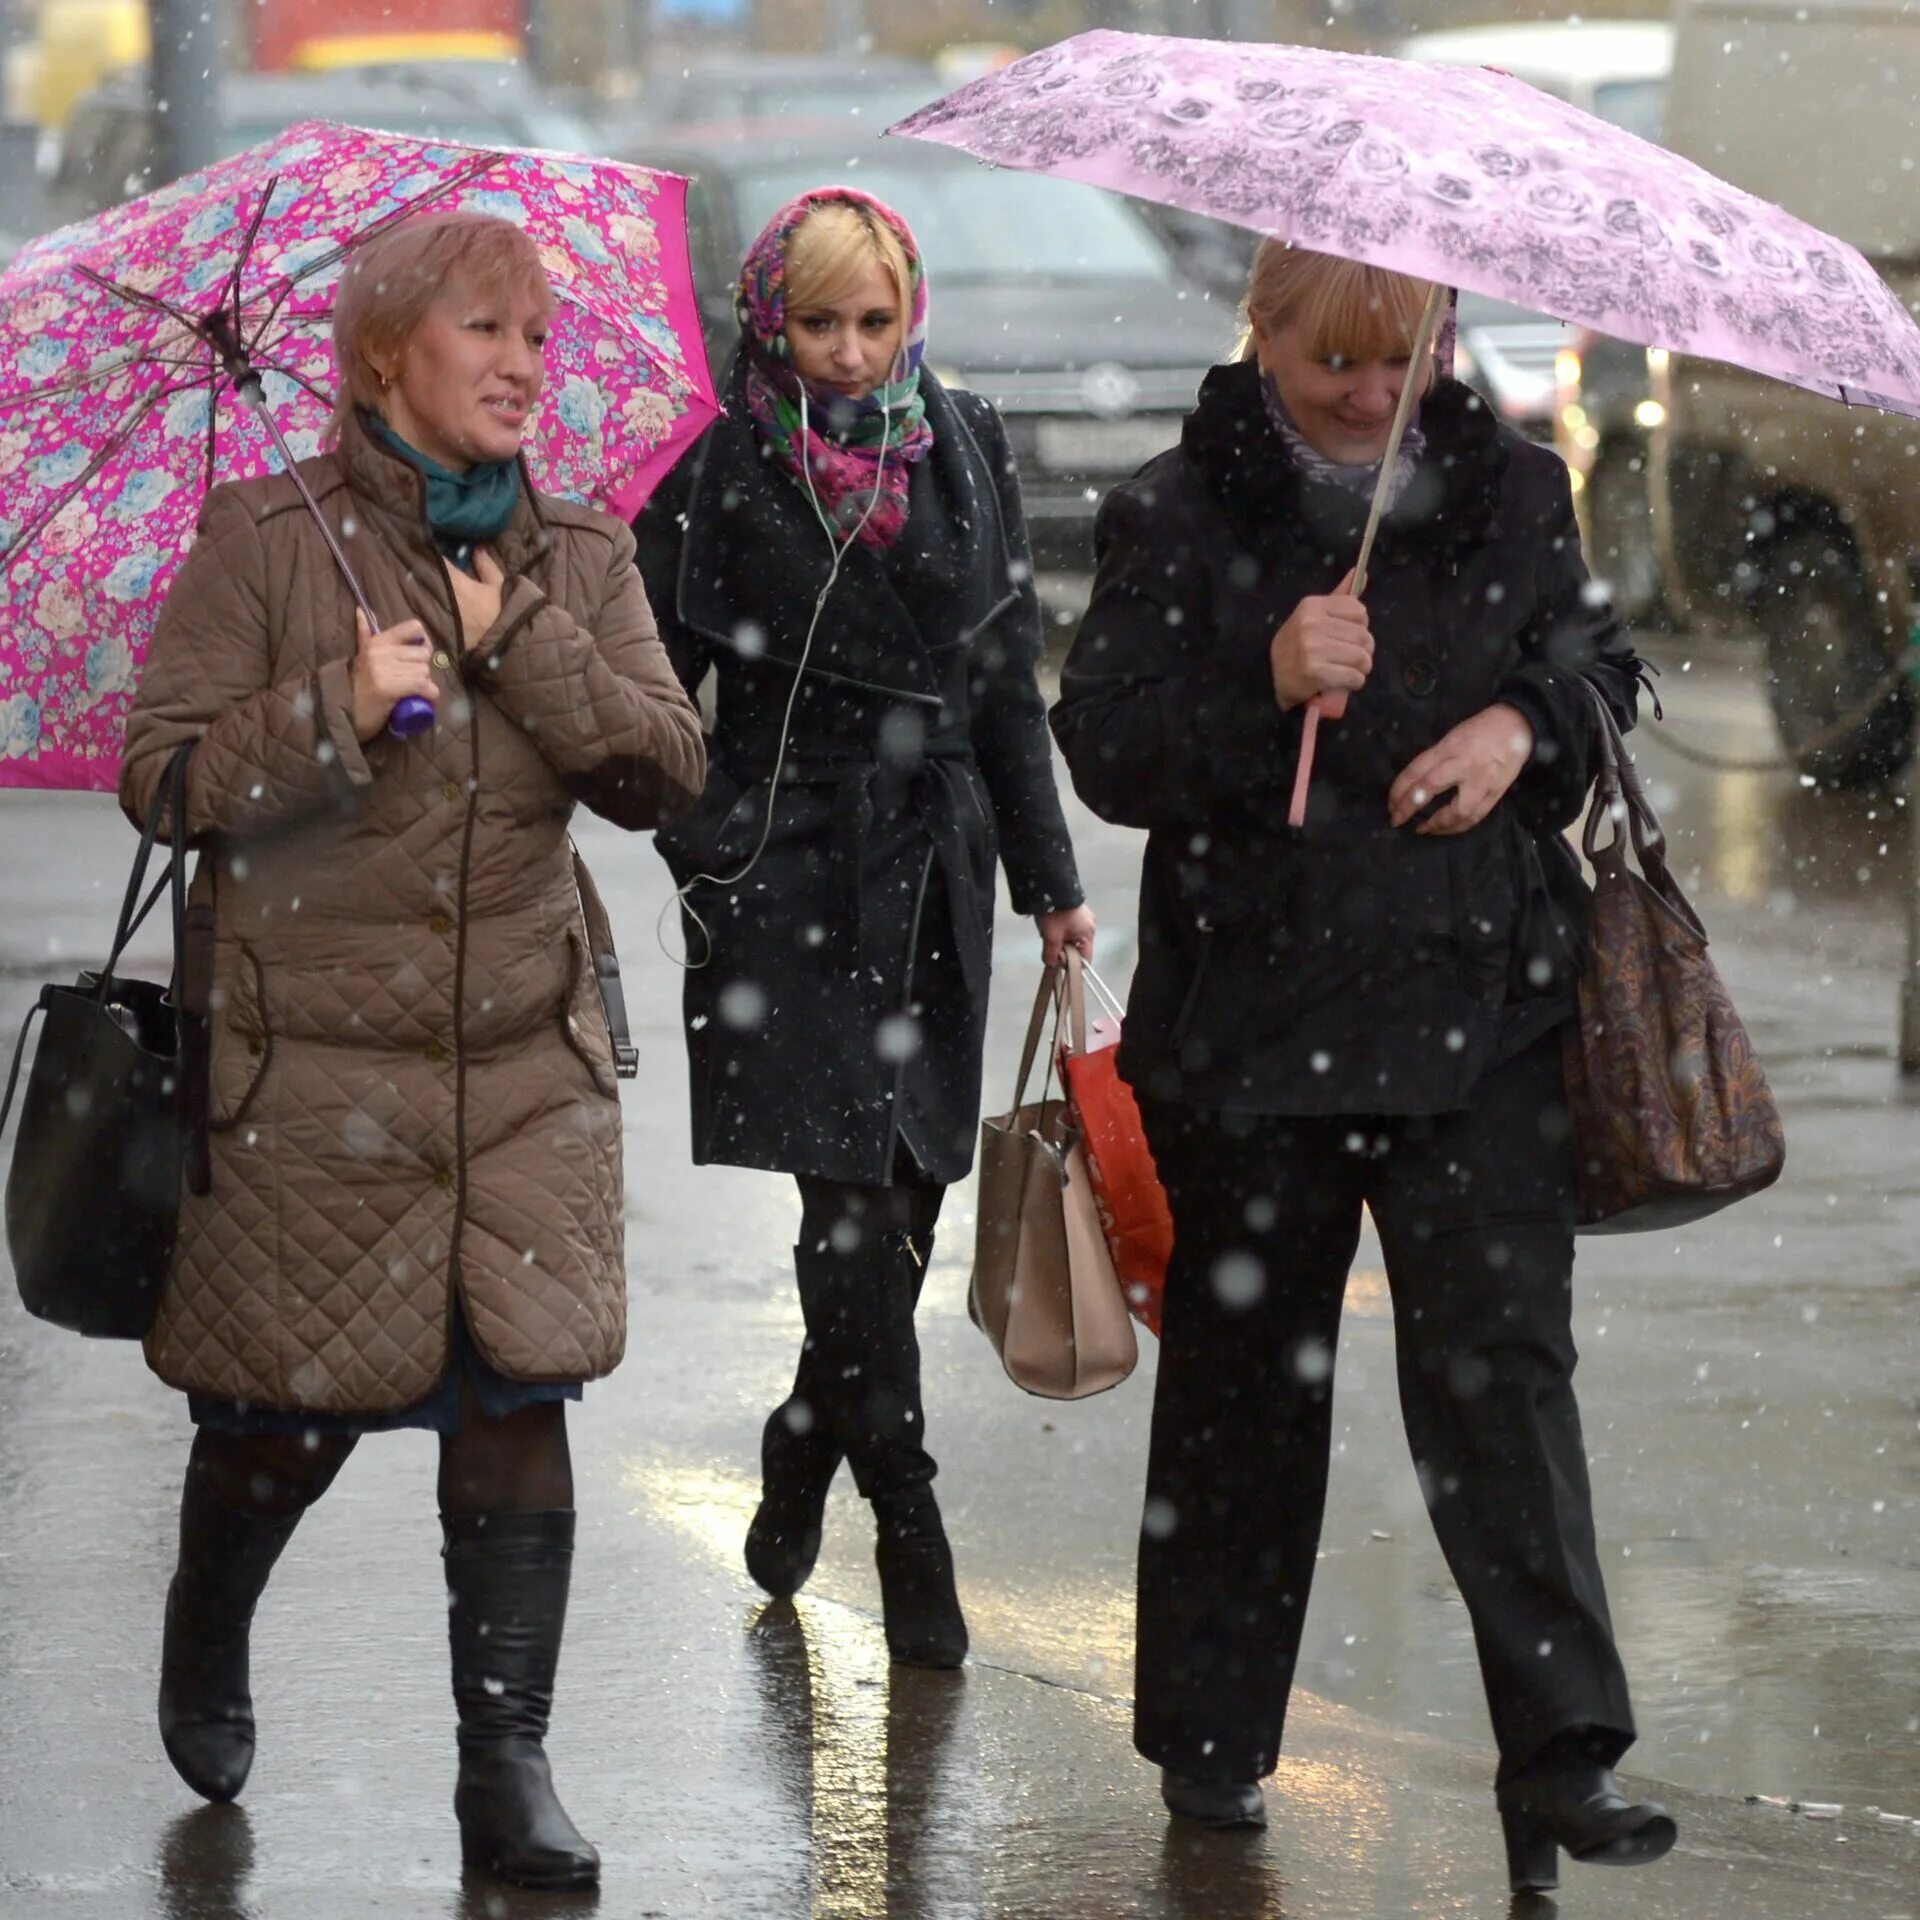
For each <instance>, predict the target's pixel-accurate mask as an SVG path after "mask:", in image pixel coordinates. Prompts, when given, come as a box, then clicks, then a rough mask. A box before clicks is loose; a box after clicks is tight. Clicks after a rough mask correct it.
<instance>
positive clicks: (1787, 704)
mask: <svg viewBox="0 0 1920 1920" xmlns="http://www.w3.org/2000/svg"><path fill="white" fill-rule="evenodd" d="M1677 25H1678V30H1679V37H1678V41H1677V44H1676V47H1675V52H1674V65H1673V91H1672V101H1671V115H1670V122H1669V139H1670V142H1671V145H1672V146H1673V149H1674V151H1675V152H1676V153H1679V154H1682V155H1685V156H1686V157H1687V158H1689V159H1694V160H1698V161H1699V163H1700V164H1701V165H1702V166H1704V167H1707V168H1710V169H1711V170H1712V171H1713V172H1715V173H1716V174H1718V175H1720V176H1721V177H1722V178H1723V179H1725V180H1728V181H1730V182H1731V183H1732V184H1733V185H1734V186H1736V187H1741V188H1744V189H1745V190H1746V191H1747V192H1749V193H1752V194H1754V195H1757V196H1758V197H1759V198H1760V199H1762V200H1768V201H1772V202H1774V203H1775V204H1777V205H1779V206H1782V207H1784V208H1785V209H1786V210H1787V211H1788V212H1789V213H1792V214H1795V215H1797V216H1798V217H1799V218H1801V219H1803V220H1806V221H1808V222H1810V223H1811V224H1812V225H1813V226H1815V227H1818V228H1819V229H1821V230H1822V231H1823V232H1826V233H1831V234H1833V235H1835V236H1836V237H1838V238H1839V239H1841V240H1844V241H1846V242H1848V243H1849V244H1850V245H1852V246H1855V247H1857V248H1858V249H1859V250H1860V252H1861V254H1862V255H1863V256H1864V257H1865V258H1866V260H1867V261H1868V263H1869V264H1870V265H1871V266H1872V267H1873V268H1874V269H1875V271H1876V272H1878V273H1879V274H1880V276H1881V277H1882V278H1883V279H1884V280H1885V282H1886V283H1887V285H1888V286H1889V287H1891V289H1892V290H1893V293H1894V295H1895V296H1896V297H1897V298H1898V300H1899V301H1900V302H1901V304H1902V305H1904V306H1906V307H1907V308H1908V309H1909V311H1915V310H1920V198H1916V196H1915V194H1914V192H1913V191H1912V189H1911V188H1910V187H1909V186H1908V185H1907V184H1906V183H1907V182H1908V181H1909V180H1910V178H1911V177H1912V170H1913V167H1914V165H1915V161H1914V152H1915V138H1916V115H1915V106H1914V102H1915V101H1916V99H1920V12H1916V11H1915V9H1914V8H1913V7H1912V6H1910V5H1906V4H1902V0H1847V4H1846V5H1845V6H1833V7H1825V8H1820V9H1817V10H1811V11H1810V10H1809V9H1808V8H1807V6H1806V5H1805V4H1804V0H1737V4H1732V3H1730V0H1687V4H1685V5H1684V6H1683V7H1682V8H1681V9H1680V10H1679V13H1678V15H1677ZM1796 270H1798V269H1797V268H1796ZM1648 358H1649V360H1650V362H1652V364H1653V372H1654V381H1655V385H1654V391H1653V394H1652V400H1653V403H1654V407H1655V409H1657V422H1658V424H1657V425H1656V427H1655V430H1654V433H1653V438H1652V447H1651V455H1652V457H1651V460H1650V463H1649V477H1650V480H1651V483H1652V486H1651V510H1652V522H1653V527H1654V531H1655V534H1656V537H1657V539H1658V541H1659V549H1660V555H1661V560H1662V562H1663V565H1664V568H1665V573H1666V579H1667V583H1668V590H1669V593H1670V595H1671V596H1672V599H1673V601H1674V604H1675V607H1676V609H1677V610H1678V612H1679V613H1681V614H1682V615H1683V616H1684V617H1688V618H1693V619H1700V618H1712V617H1713V616H1715V615H1728V614H1730V615H1734V616H1739V615H1742V614H1744V615H1747V616H1749V617H1751V619H1752V621H1753V622H1754V624H1755V626H1756V627H1757V628H1758V630H1759V635H1760V638H1761V641H1762V643H1763V644H1764V646H1765V648H1766V660H1767V685H1768V694H1769V698H1770V700H1771V702H1772V706H1773V714H1774V721H1775V724H1776V725H1777V727H1778V728H1779V732H1780V738H1781V741H1782V743H1783V744H1784V745H1785V747H1786V749H1787V751H1788V752H1789V753H1790V754H1791V755H1792V757H1793V759H1794V761H1795V763H1796V764H1797V765H1798V766H1799V768H1800V769H1801V771H1802V772H1803V773H1805V774H1808V775H1810V776H1812V777H1813V778H1815V779H1818V780H1822V781H1825V782H1827V783H1829V784H1832V785H1836V786H1854V785H1860V786H1867V785H1877V784H1881V783H1884V782H1885V781H1887V780H1889V779H1890V778H1891V777H1892V776H1894V775H1895V774H1897V773H1898V772H1899V771H1900V770H1901V769H1902V768H1903V767H1904V766H1905V765H1906V763H1907V761H1908V760H1909V759H1910V758H1911V757H1912V754H1913V744H1914V742H1913V734H1914V722H1915V718H1916V709H1917V708H1920V701H1917V700H1916V694H1915V685H1914V679H1913V672H1914V663H1915V658H1916V655H1915V648H1914V638H1913V635H1914V629H1915V619H1916V613H1917V612H1920V592H1916V587H1917V586H1920V509H1917V508H1916V504H1915V493H1914V476H1915V467H1916V445H1917V444H1920V430H1916V427H1915V424H1914V422H1913V421H1912V420H1910V419H1907V418H1905V417H1904V416H1902V415H1898V414H1892V413H1883V412H1880V411H1878V410H1877V409H1875V408H1873V407H1869V406H1860V407H1843V406H1841V405H1840V404H1839V403H1838V402H1837V401H1835V400H1831V399H1828V398H1826V397H1825V396H1823V395H1820V394H1815V393H1809V392H1807V391H1805V390H1804V389H1802V388H1800V387H1797V386H1794V385H1791V384H1789V383H1788V382H1785V381H1781V380H1768V379H1765V378H1763V377H1761V376H1760V375H1758V374H1751V373H1744V372H1742V371H1741V370H1739V369H1738V368H1735V367H1730V366H1726V365H1723V364H1722V363H1720V362H1718V361H1712V360H1703V359H1688V358H1683V357H1681V356H1678V355H1674V356H1671V357H1669V356H1667V355H1664V354H1656V355H1649V356H1648Z"/></svg>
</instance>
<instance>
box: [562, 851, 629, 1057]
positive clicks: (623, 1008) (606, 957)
mask: <svg viewBox="0 0 1920 1920" xmlns="http://www.w3.org/2000/svg"><path fill="white" fill-rule="evenodd" d="M568 850H569V851H570V852H571V853H572V855H573V884H574V886H575V887H576V888H577V889H578V891H579V894H580V918H581V919H582V921H584V922H585V924H586V929H587V951H588V953H589V955H590V956H591V957H592V960H593V976H594V979H595V980H596V981H597V982H598V984H599V987H600V1004H601V1006H603V1007H604V1008H605V1009H606V1014H607V1032H608V1033H609V1034H610V1035H611V1036H612V1038H613V1070H614V1072H615V1073H616V1074H618V1075H619V1076H620V1078H621V1079H622V1080H633V1079H636V1078H638V1076H639V1073H640V1049H639V1048H638V1047H636V1046H635V1045H634V1044H633V1030H632V1029H631V1028H630V1027H629V1026H628V1024H627V994H626V989H625V988H624V987H623V986H621V984H620V956H619V955H618V954H617V953H615V952H614V950H613V921H612V919H611V918H610V916H609V915H608V913H607V903H606V902H605V901H604V900H602V899H601V898H600V889H599V888H598V887H596V886H595V885H594V884H593V875H592V874H590V873H589V872H588V871H587V863H586V862H585V861H584V860H582V859H581V858H580V849H579V848H578V847H576V846H574V845H573V844H572V843H571V842H569V843H568Z"/></svg>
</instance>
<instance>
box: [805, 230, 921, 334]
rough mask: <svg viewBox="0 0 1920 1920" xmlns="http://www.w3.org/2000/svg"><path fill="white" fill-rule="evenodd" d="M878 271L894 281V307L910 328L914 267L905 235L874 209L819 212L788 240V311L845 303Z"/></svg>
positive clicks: (902, 320)
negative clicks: (904, 243) (909, 300)
mask: <svg viewBox="0 0 1920 1920" xmlns="http://www.w3.org/2000/svg"><path fill="white" fill-rule="evenodd" d="M874 266H879V267H881V268H883V269H884V270H885V272H886V275H887V278H888V279H889V280H891V281H892V282H893V303H894V306H895V307H896V308H897V309H898V311H899V315H900V324H901V325H902V326H905V325H906V323H907V290H908V288H909V287H911V286H912V284H913V268H912V266H911V265H910V264H909V262H908V260H907V250H906V248H905V247H903V246H902V245H901V244H900V236H899V235H898V234H897V233H895V232H894V230H893V229H892V228H891V227H890V226H888V224H887V223H886V222H885V221H884V220H882V219H880V218H879V217H878V216H877V215H876V214H875V213H874V212H873V211H872V209H871V208H868V207H862V206H857V205H855V204H854V203H852V202H851V201H846V200H833V201H829V202H828V203H827V204H826V205H824V206H818V207H815V208H814V210H813V211H812V212H811V213H810V214H808V215H807V217H806V218H805V219H804V220H802V221H801V222H800V224H799V225H798V226H797V227H795V228H794V230H793V231H792V232H791V233H790V234H788V235H787V280H786V290H785V295H784V299H785V303H786V310H787V312H788V313H795V312H803V311H804V310H806V309H807V308H809V307H830V306H832V305H833V304H834V303H835V302H836V301H839V300H844V299H845V298H846V297H847V295H848V294H850V293H851V292H852V291H853V289H854V288H855V287H857V286H858V285H859V284H860V282H861V281H862V280H863V279H864V278H865V277H866V275H867V272H868V270H869V269H870V268H872V267H874Z"/></svg>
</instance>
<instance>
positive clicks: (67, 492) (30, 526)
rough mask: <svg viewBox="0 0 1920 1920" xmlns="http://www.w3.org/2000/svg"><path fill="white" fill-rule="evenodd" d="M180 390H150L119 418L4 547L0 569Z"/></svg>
mask: <svg viewBox="0 0 1920 1920" xmlns="http://www.w3.org/2000/svg"><path fill="white" fill-rule="evenodd" d="M179 391H180V389H179V388H173V389H171V390H167V391H162V392H160V393H153V394H149V395H148V396H147V397H146V399H144V400H143V401H141V403H140V405H139V408H138V409H137V410H136V411H135V413H134V415H133V417H132V418H131V419H130V420H125V421H122V422H121V424H120V425H119V426H118V427H117V428H115V429H114V431H113V433H112V434H111V435H110V436H109V437H108V439H107V440H106V442H105V443H104V444H103V445H102V447H101V449H100V451H99V452H98V453H96V454H95V455H94V456H93V458H92V459H91V460H90V461H88V463H87V466H86V470H85V471H84V472H83V473H80V474H77V475H76V476H75V477H74V478H73V479H72V480H71V481H69V482H68V483H67V485H66V486H65V487H63V488H62V489H61V490H60V492H59V493H57V494H56V495H55V496H54V497H53V498H52V499H51V500H50V501H48V502H47V504H46V505H45V506H44V507H43V508H41V510H40V512H39V513H38V515H36V516H35V518H33V519H32V520H30V521H28V522H27V524H26V525H25V526H24V527H22V528H21V529H20V531H19V532H18V533H17V534H15V535H14V537H13V540H12V543H11V544H10V545H9V546H8V547H7V549H6V551H5V552H4V553H0V571H4V570H5V569H6V568H8V567H11V566H12V565H13V563H14V562H15V561H16V560H17V559H19V557H20V556H21V554H23V553H24V552H25V551H26V550H27V548H28V546H29V545H30V544H31V543H32V541H33V540H34V538H35V537H36V536H37V535H38V534H40V533H41V532H42V531H43V530H44V529H45V528H46V527H47V525H48V524H49V523H50V522H52V521H54V520H57V519H58V518H59V517H60V515H61V514H62V513H64V512H65V511H66V509H67V507H68V506H69V505H70V504H71V503H72V502H73V501H74V500H75V499H76V498H77V497H78V496H79V495H80V494H81V493H83V492H84V491H85V490H86V488H87V486H88V485H89V484H90V483H91V481H92V480H93V478H94V476H95V475H96V474H98V473H99V471H100V470H101V468H102V467H104V466H105V465H106V464H107V462H108V461H110V460H111V459H112V458H113V457H114V455H115V454H117V453H118V452H119V451H120V449H121V448H122V447H124V446H125V445H126V443H127V442H128V441H129V440H131V439H132V438H133V435H134V430H135V429H136V428H137V427H138V426H139V424H140V422H141V421H142V420H144V419H145V418H146V417H147V415H148V414H150V413H151V412H152V411H153V410H154V408H155V407H157V406H158V405H159V404H160V402H161V401H162V400H167V399H171V398H172V396H173V394H174V393H177V392H179Z"/></svg>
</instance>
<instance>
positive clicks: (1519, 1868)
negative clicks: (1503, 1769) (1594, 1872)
mask: <svg viewBox="0 0 1920 1920" xmlns="http://www.w3.org/2000/svg"><path fill="white" fill-rule="evenodd" d="M1495 1798H1496V1799H1497V1801H1498V1803H1499V1807H1500V1825H1501V1828H1502V1830H1503V1832H1504V1833H1505V1836H1506V1842H1507V1874H1508V1877H1509V1879H1510V1881H1511V1883H1512V1886H1513V1891H1514V1892H1515V1893H1549V1892H1551V1891H1552V1890H1553V1889H1554V1888H1555V1887H1557V1886H1558V1885H1559V1884H1560V1849H1561V1848H1562V1847H1564V1848H1565V1849H1566V1850H1567V1852H1568V1853H1569V1854H1571V1855H1572V1856H1573V1858H1574V1859H1575V1860H1578V1861H1581V1862H1583V1863H1585V1864H1587V1865H1589V1866H1607V1867H1641V1866H1646V1865H1648V1864H1649V1863H1651V1862H1652V1861H1655V1860H1658V1859H1660V1858H1661V1857H1662V1856H1663V1855H1665V1854H1666V1853H1667V1852H1668V1851H1669V1850H1670V1849H1671V1848H1672V1846H1673V1843H1674V1841H1675V1839H1677V1838H1678V1835H1679V1829H1678V1828H1677V1827H1676V1826H1675V1825H1674V1820H1673V1816H1672V1815H1671V1814H1670V1813H1668V1811H1667V1810H1666V1808H1665V1807H1663V1806H1660V1805H1658V1804H1657V1803H1655V1802H1654V1801H1651V1800H1644V1801H1630V1800H1628V1798H1627V1797H1626V1795H1625V1794H1624V1793H1622V1792H1621V1791H1620V1783H1619V1781H1618V1780H1616V1779H1615V1778H1614V1777H1613V1769H1612V1768H1611V1767H1608V1766H1603V1765H1601V1763H1600V1762H1599V1761H1597V1760H1575V1759H1565V1758H1553V1759H1549V1760H1545V1761H1542V1762H1539V1763H1536V1764H1535V1765H1533V1766H1531V1767H1529V1768H1527V1769H1526V1771H1525V1772H1523V1773H1520V1774H1517V1775H1515V1777H1514V1778H1513V1779H1511V1780H1509V1781H1508V1782H1507V1783H1506V1785H1505V1786H1503V1787H1501V1788H1500V1789H1499V1790H1498V1792H1497V1794H1496V1796H1495Z"/></svg>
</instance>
